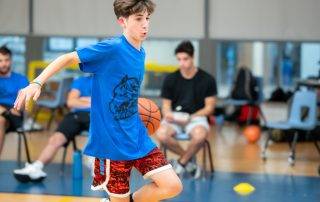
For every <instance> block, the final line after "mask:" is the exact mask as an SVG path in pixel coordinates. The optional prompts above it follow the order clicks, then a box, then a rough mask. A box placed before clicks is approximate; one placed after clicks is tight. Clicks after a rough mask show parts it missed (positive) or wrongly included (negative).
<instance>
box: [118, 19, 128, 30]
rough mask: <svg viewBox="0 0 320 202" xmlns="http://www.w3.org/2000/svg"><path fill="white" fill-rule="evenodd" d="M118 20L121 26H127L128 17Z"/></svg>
mask: <svg viewBox="0 0 320 202" xmlns="http://www.w3.org/2000/svg"><path fill="white" fill-rule="evenodd" d="M117 22H118V23H119V25H120V26H122V27H124V28H125V27H126V19H125V18H124V17H120V18H118V20H117Z"/></svg>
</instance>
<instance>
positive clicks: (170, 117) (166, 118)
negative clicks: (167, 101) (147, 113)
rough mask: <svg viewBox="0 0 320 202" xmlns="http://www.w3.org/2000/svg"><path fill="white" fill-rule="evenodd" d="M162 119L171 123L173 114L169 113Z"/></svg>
mask: <svg viewBox="0 0 320 202" xmlns="http://www.w3.org/2000/svg"><path fill="white" fill-rule="evenodd" d="M164 119H165V120H166V121H167V122H169V123H172V122H173V121H174V118H173V114H172V113H171V112H168V113H166V114H165V116H164Z"/></svg>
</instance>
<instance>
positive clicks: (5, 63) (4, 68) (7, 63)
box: [0, 53, 11, 75]
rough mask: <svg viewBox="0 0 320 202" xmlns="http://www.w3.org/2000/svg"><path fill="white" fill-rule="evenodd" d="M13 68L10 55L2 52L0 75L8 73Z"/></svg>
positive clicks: (0, 56) (0, 55)
mask: <svg viewBox="0 0 320 202" xmlns="http://www.w3.org/2000/svg"><path fill="white" fill-rule="evenodd" d="M10 69H11V57H10V55H3V54H1V53H0V75H6V74H8V73H9V71H10Z"/></svg>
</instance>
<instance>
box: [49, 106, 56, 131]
mask: <svg viewBox="0 0 320 202" xmlns="http://www.w3.org/2000/svg"><path fill="white" fill-rule="evenodd" d="M55 113H56V109H51V113H50V118H49V121H48V124H47V130H49V129H50V126H51V122H52V120H53V118H54V117H55Z"/></svg>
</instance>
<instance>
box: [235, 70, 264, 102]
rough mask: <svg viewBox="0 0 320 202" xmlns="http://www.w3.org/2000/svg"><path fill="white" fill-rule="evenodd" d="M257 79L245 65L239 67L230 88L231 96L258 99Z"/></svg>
mask: <svg viewBox="0 0 320 202" xmlns="http://www.w3.org/2000/svg"><path fill="white" fill-rule="evenodd" d="M256 88H257V81H256V79H255V78H254V76H253V75H252V72H251V70H250V69H248V68H247V67H241V68H240V69H239V70H238V72H237V75H236V78H235V81H234V83H233V87H232V90H231V98H232V99H236V100H250V101H256V100H257V99H258V92H257V89H256Z"/></svg>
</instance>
